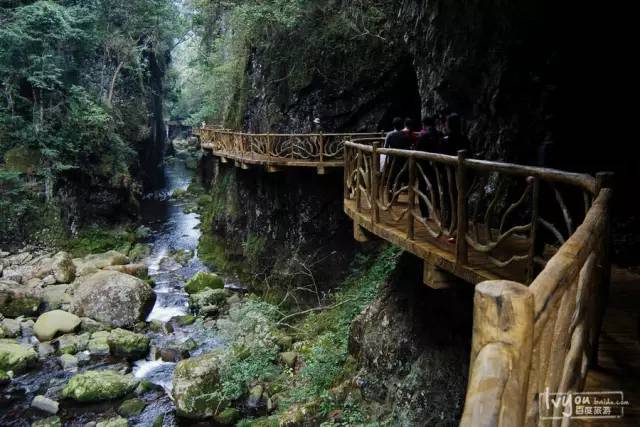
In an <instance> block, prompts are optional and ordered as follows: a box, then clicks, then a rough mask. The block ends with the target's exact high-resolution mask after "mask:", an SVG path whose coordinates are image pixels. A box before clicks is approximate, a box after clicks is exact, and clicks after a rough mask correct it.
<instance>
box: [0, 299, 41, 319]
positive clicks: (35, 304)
mask: <svg viewBox="0 0 640 427" xmlns="http://www.w3.org/2000/svg"><path fill="white" fill-rule="evenodd" d="M40 303H41V301H40V298H38V297H35V296H30V295H24V296H20V297H18V298H13V297H11V296H9V297H8V298H7V299H6V300H4V301H3V302H2V303H1V304H0V313H2V314H3V315H4V316H6V317H12V318H15V317H19V316H27V317H31V316H35V315H36V314H37V313H38V309H39V308H40Z"/></svg>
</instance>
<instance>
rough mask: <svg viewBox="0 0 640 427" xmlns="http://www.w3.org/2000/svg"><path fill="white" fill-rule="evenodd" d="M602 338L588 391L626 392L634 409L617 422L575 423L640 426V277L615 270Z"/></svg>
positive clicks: (577, 423)
mask: <svg viewBox="0 0 640 427" xmlns="http://www.w3.org/2000/svg"><path fill="white" fill-rule="evenodd" d="M609 295H610V296H609V305H608V307H607V312H606V314H605V318H604V325H603V328H602V333H601V335H600V349H599V356H598V357H599V359H600V360H599V363H598V364H599V367H598V368H597V369H592V370H590V371H589V373H588V374H587V384H586V387H585V391H618V390H621V391H622V392H624V398H625V400H627V401H629V403H630V405H631V407H630V408H625V410H624V413H625V415H624V417H622V418H620V419H617V420H597V419H593V420H576V421H574V423H573V425H575V426H584V427H587V426H589V427H609V426H615V427H618V426H624V427H627V426H629V427H630V426H640V341H639V338H640V337H639V336H638V335H639V333H640V331H639V330H638V328H639V326H640V325H639V324H638V323H639V320H638V316H640V310H639V309H640V274H635V273H632V272H631V271H629V270H626V269H621V268H614V269H613V271H612V274H611V291H610V294H609Z"/></svg>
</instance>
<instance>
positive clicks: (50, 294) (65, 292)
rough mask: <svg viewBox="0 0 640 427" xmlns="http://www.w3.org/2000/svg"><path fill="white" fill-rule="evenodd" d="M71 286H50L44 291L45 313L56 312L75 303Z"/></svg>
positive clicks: (42, 292)
mask: <svg viewBox="0 0 640 427" xmlns="http://www.w3.org/2000/svg"><path fill="white" fill-rule="evenodd" d="M71 290H72V289H71V285H68V284H61V285H48V286H46V287H45V288H44V289H42V291H41V294H42V301H43V302H44V309H43V310H44V311H48V310H56V309H59V308H62V307H68V306H69V305H70V304H71V302H72V301H73V297H72V296H71V293H70V291H71Z"/></svg>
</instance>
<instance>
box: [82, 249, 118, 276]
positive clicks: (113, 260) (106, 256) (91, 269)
mask: <svg viewBox="0 0 640 427" xmlns="http://www.w3.org/2000/svg"><path fill="white" fill-rule="evenodd" d="M73 264H74V265H75V267H76V275H77V276H85V275H87V274H92V273H95V272H96V271H98V270H100V269H103V268H105V267H108V266H111V265H125V264H129V258H127V257H126V256H125V255H123V254H121V253H120V252H117V251H108V252H104V253H101V254H91V255H87V256H86V257H84V258H74V259H73Z"/></svg>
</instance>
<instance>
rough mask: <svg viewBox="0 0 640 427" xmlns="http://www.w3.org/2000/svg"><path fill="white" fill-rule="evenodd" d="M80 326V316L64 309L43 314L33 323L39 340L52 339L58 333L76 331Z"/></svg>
mask: <svg viewBox="0 0 640 427" xmlns="http://www.w3.org/2000/svg"><path fill="white" fill-rule="evenodd" d="M79 327H80V318H79V317H78V316H76V315H75V314H71V313H67V312H66V311H62V310H53V311H48V312H46V313H44V314H41V315H40V317H38V320H36V323H35V324H34V325H33V333H34V334H35V336H36V337H37V338H38V340H39V341H41V342H42V341H51V340H52V339H53V338H54V337H55V336H56V335H58V334H67V333H69V332H74V331H75V330H77V329H78V328H79Z"/></svg>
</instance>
